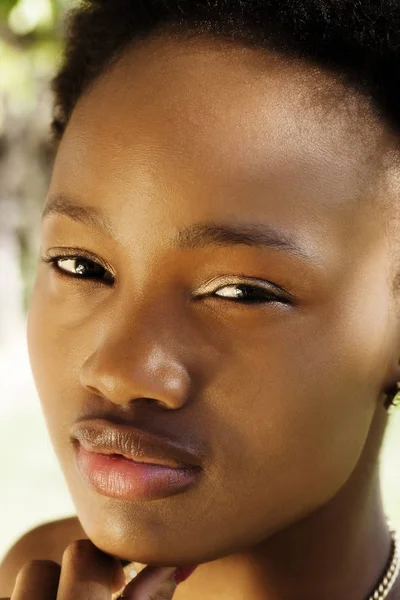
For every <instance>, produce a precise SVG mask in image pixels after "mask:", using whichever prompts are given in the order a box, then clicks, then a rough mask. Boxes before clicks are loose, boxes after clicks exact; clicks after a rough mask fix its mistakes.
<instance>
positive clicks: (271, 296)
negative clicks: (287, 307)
mask: <svg viewBox="0 0 400 600" xmlns="http://www.w3.org/2000/svg"><path fill="white" fill-rule="evenodd" d="M60 260H76V261H79V262H82V261H84V262H85V263H89V264H91V265H95V267H100V269H103V270H104V271H105V272H106V273H107V272H108V273H109V275H110V277H109V279H108V280H106V279H104V280H100V281H99V279H98V277H96V276H89V277H84V276H80V275H74V274H73V273H70V272H68V271H65V270H64V269H61V268H60V267H59V266H58V264H57V263H58V261H60ZM40 261H41V262H43V263H46V264H49V265H50V267H51V268H52V269H54V271H55V272H56V274H57V275H58V276H60V277H67V278H68V279H80V280H81V281H82V280H83V281H88V280H90V279H92V280H93V279H94V280H95V282H96V283H105V284H106V285H109V286H111V285H112V284H113V283H114V281H115V278H114V276H113V275H112V274H111V273H110V271H109V270H108V268H107V267H106V266H105V265H102V264H101V263H99V262H97V261H94V260H92V259H91V258H89V257H88V256H86V255H85V254H83V253H82V251H81V254H80V255H76V254H74V255H70V254H68V255H67V254H65V255H64V254H61V255H58V256H43V257H41V258H40ZM75 268H76V267H75ZM225 287H239V288H242V292H243V290H247V292H248V291H249V290H251V291H252V292H254V291H256V292H257V293H259V294H260V296H261V297H259V298H258V299H257V298H256V299H253V300H251V299H249V298H247V299H246V298H227V297H224V296H219V295H218V294H216V292H218V291H219V290H220V289H223V288H225ZM211 297H217V298H220V299H221V300H227V301H228V302H233V303H236V304H247V305H252V304H253V305H254V304H267V303H269V304H270V303H274V302H278V303H280V304H291V303H292V302H291V301H290V300H289V299H287V298H285V297H284V296H283V295H279V294H275V293H273V292H268V291H267V290H265V289H264V288H263V287H261V286H256V285H250V284H246V283H226V284H225V285H223V286H221V287H220V288H218V289H217V290H215V291H214V292H213V294H211ZM250 298H251V296H250Z"/></svg>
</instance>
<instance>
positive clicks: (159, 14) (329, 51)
mask: <svg viewBox="0 0 400 600" xmlns="http://www.w3.org/2000/svg"><path fill="white" fill-rule="evenodd" d="M65 28H66V34H65V39H66V44H65V51H64V60H63V64H62V66H61V68H60V70H59V72H58V73H57V75H56V76H55V78H54V80H53V82H52V88H53V91H54V93H55V105H54V109H55V110H54V116H53V121H52V125H51V129H52V133H53V139H54V140H55V141H56V142H57V141H59V140H60V138H61V137H62V134H63V132H64V130H65V127H66V125H67V123H68V120H69V118H70V116H71V114H72V111H73V109H74V106H75V104H76V102H77V101H78V99H79V97H80V96H81V95H82V94H83V92H84V91H85V90H86V89H87V88H88V86H89V85H90V84H91V83H92V82H93V81H94V80H95V79H96V78H97V77H98V76H99V75H101V74H102V72H103V71H105V69H106V68H107V67H108V66H110V65H111V64H112V63H113V61H114V60H115V59H117V58H118V57H119V56H120V55H121V54H122V53H123V51H124V50H125V49H127V47H128V46H129V45H130V44H132V43H134V42H135V41H136V40H139V39H144V38H146V37H148V36H150V35H151V34H156V33H160V32H161V33H162V31H163V30H171V29H172V30H175V31H181V32H187V33H194V34H196V33H208V34H211V35H214V36H221V37H223V38H225V39H227V40H231V41H236V42H239V43H242V44H246V45H251V46H255V47H258V48H265V49H268V50H271V51H275V52H278V53H280V54H282V55H283V56H284V57H287V58H297V59H307V60H309V61H310V60H311V61H313V62H314V63H316V64H317V65H319V66H322V67H325V68H327V69H329V70H330V71H331V72H334V73H336V74H337V75H338V76H340V78H341V79H342V80H343V78H344V80H345V82H346V83H348V85H349V87H352V88H353V89H354V90H356V91H358V92H361V93H362V94H363V95H364V96H368V97H369V98H370V100H372V105H373V107H374V109H375V112H376V113H377V114H378V115H379V116H380V117H381V119H382V120H383V121H385V123H386V125H387V126H389V128H390V130H393V131H395V133H396V134H397V133H400V64H399V63H400V2H399V0H84V1H81V2H80V3H79V4H78V5H77V7H75V8H74V9H73V10H70V12H69V13H68V14H67V18H66V22H65Z"/></svg>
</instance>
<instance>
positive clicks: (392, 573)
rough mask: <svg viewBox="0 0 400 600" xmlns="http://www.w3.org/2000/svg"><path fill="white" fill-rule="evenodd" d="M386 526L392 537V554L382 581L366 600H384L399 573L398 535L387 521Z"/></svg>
mask: <svg viewBox="0 0 400 600" xmlns="http://www.w3.org/2000/svg"><path fill="white" fill-rule="evenodd" d="M387 524H388V526H389V530H390V534H391V536H392V553H391V555H390V561H389V565H388V567H387V569H386V571H385V573H384V574H383V577H382V579H381V580H380V582H379V583H378V585H377V586H376V589H375V590H374V591H373V592H372V594H371V595H370V596H369V598H368V600H384V599H385V598H386V597H387V595H388V594H389V592H390V590H391V589H392V587H393V584H394V582H395V581H396V579H397V576H398V574H399V571H400V560H399V547H398V543H399V540H398V535H397V532H396V530H395V529H394V527H393V526H392V523H391V521H389V520H387Z"/></svg>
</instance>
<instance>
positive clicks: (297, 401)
mask: <svg viewBox="0 0 400 600" xmlns="http://www.w3.org/2000/svg"><path fill="white" fill-rule="evenodd" d="M341 319H343V320H342V321H340V320H338V319H337V320H335V319H333V318H331V319H329V317H328V315H322V314H320V315H318V316H316V315H315V314H313V315H310V316H309V317H303V318H299V315H298V314H297V315H296V316H293V320H291V322H289V321H290V320H289V319H288V320H287V323H286V325H287V327H286V326H285V329H284V330H283V327H282V323H280V325H279V328H277V329H276V331H275V333H273V332H272V333H273V334H272V335H271V331H270V330H269V331H268V336H266V335H265V336H264V339H262V337H261V336H258V337H252V338H250V337H249V336H248V337H247V349H249V348H251V351H250V352H249V351H248V350H247V351H246V352H241V351H239V350H238V351H237V353H236V355H235V356H234V357H232V358H233V362H232V363H231V365H230V367H229V368H228V367H226V369H225V371H224V373H222V374H221V378H220V380H219V382H218V384H217V388H218V393H217V394H216V396H217V397H218V398H219V399H220V401H221V415H220V422H221V423H223V431H224V436H223V438H222V439H221V444H220V446H219V447H218V450H217V452H218V455H219V456H218V460H217V463H219V464H220V465H222V469H223V474H224V475H223V477H224V478H226V481H225V483H224V485H223V487H224V488H225V489H235V490H236V491H237V493H238V496H237V502H238V503H237V506H241V507H242V508H241V510H243V506H250V507H251V512H250V513H247V517H248V519H250V521H252V525H251V524H250V523H249V520H247V521H246V525H247V526H249V527H251V529H252V530H253V531H258V530H260V531H261V530H263V531H264V532H265V527H271V528H273V529H275V528H278V527H279V526H283V525H286V524H287V523H289V522H291V521H294V520H296V519H298V518H301V517H302V516H304V515H306V514H308V513H310V512H312V511H313V510H315V509H316V508H318V507H319V506H321V505H323V504H325V503H326V502H327V501H328V500H330V499H331V498H332V497H333V496H334V495H335V494H336V493H337V492H338V490H339V489H340V488H341V487H342V486H343V485H344V483H345V482H346V481H347V479H348V478H349V477H350V475H351V473H352V472H353V470H354V468H355V467H356V465H357V462H358V461H359V459H360V455H361V453H362V451H363V448H364V446H365V444H366V440H367V437H368V433H369V429H370V426H371V422H372V419H373V417H374V413H375V410H376V402H377V398H376V394H375V389H374V386H373V385H372V380H373V376H372V375H371V371H370V366H371V361H372V358H373V355H374V354H376V348H377V347H378V346H380V345H379V344H378V346H376V345H375V347H371V345H369V342H370V339H371V336H370V333H369V332H367V331H366V328H365V327H364V332H362V329H361V328H360V329H358V330H357V332H356V330H353V331H354V335H355V334H356V333H357V340H356V341H355V340H354V336H353V337H352V335H351V333H350V331H351V328H350V322H345V315H344V313H343V312H342V313H341ZM353 326H354V323H353ZM266 338H267V339H268V343H266ZM350 340H351V343H350ZM367 348H369V352H367V351H366V349H367ZM361 357H363V360H362V358H361ZM233 363H235V368H234V369H232V364H233ZM374 377H375V385H376V371H375V372H374ZM224 399H225V400H224ZM241 481H242V483H241ZM244 481H245V482H246V485H243V482H244ZM239 512H240V511H239ZM238 518H239V513H238ZM238 522H239V521H238ZM260 528H261V529H260ZM243 535H245V531H243Z"/></svg>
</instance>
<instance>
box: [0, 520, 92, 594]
mask: <svg viewBox="0 0 400 600" xmlns="http://www.w3.org/2000/svg"><path fill="white" fill-rule="evenodd" d="M78 539H87V535H86V534H85V532H84V530H83V528H82V526H81V524H80V522H79V519H78V517H68V518H66V519H58V520H56V521H50V522H48V523H43V524H42V525H39V526H38V527H35V528H34V529H31V530H30V531H28V532H26V533H25V534H24V535H23V536H22V537H20V538H19V539H18V540H17V541H16V542H15V543H14V544H13V546H12V547H11V548H10V549H9V550H8V552H7V554H6V556H5V557H4V558H3V560H2V562H1V564H0V598H5V597H10V596H11V593H12V591H13V589H14V584H15V579H16V577H17V575H18V573H19V571H20V570H21V568H22V567H23V566H24V565H25V564H26V563H28V562H30V561H31V560H53V561H55V562H57V563H59V564H61V559H62V555H63V552H64V550H65V548H66V547H67V546H68V544H70V543H71V542H73V541H74V540H78Z"/></svg>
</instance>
